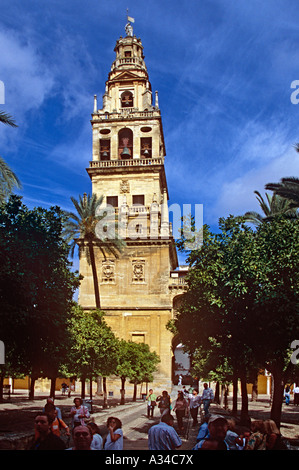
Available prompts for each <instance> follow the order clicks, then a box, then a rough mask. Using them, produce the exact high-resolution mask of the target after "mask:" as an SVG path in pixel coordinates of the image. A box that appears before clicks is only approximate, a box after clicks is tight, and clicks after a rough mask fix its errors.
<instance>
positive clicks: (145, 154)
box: [143, 149, 149, 157]
mask: <svg viewBox="0 0 299 470" xmlns="http://www.w3.org/2000/svg"><path fill="white" fill-rule="evenodd" d="M143 155H144V156H145V157H148V156H149V150H148V149H145V150H143Z"/></svg>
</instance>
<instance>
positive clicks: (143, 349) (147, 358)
mask: <svg viewBox="0 0 299 470" xmlns="http://www.w3.org/2000/svg"><path fill="white" fill-rule="evenodd" d="M159 362H160V359H159V357H158V355H157V353H156V352H151V351H150V349H149V346H148V345H147V344H143V343H133V342H131V341H125V340H120V343H119V358H118V365H117V369H116V375H118V376H119V377H120V379H121V403H122V404H124V403H125V382H126V379H129V380H131V381H132V382H133V383H134V384H135V385H137V384H138V383H141V382H143V381H144V382H149V381H151V380H152V379H153V376H152V374H153V372H155V371H156V368H157V364H158V363H159ZM133 399H136V388H135V389H134V397H133Z"/></svg>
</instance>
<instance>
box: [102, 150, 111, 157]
mask: <svg viewBox="0 0 299 470" xmlns="http://www.w3.org/2000/svg"><path fill="white" fill-rule="evenodd" d="M108 157H109V154H108V152H107V150H104V152H103V153H102V158H108Z"/></svg>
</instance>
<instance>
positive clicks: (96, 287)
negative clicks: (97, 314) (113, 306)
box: [88, 242, 101, 309]
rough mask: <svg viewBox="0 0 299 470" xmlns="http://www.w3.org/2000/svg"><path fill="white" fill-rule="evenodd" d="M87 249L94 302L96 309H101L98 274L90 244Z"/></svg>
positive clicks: (90, 243)
mask: <svg viewBox="0 0 299 470" xmlns="http://www.w3.org/2000/svg"><path fill="white" fill-rule="evenodd" d="M88 247H89V255H90V263H91V269H92V277H93V285H94V296H95V302H96V308H98V309H100V308H101V300H100V289H99V281H98V273H97V266H96V261H95V256H94V249H93V244H92V242H89V243H88Z"/></svg>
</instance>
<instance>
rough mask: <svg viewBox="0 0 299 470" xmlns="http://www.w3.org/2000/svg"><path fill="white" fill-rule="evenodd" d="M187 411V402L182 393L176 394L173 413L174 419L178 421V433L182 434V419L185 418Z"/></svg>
mask: <svg viewBox="0 0 299 470" xmlns="http://www.w3.org/2000/svg"><path fill="white" fill-rule="evenodd" d="M187 410H188V402H187V400H186V399H185V397H184V394H183V392H178V397H177V399H176V401H175V405H174V408H173V411H175V414H176V419H177V421H178V427H179V432H183V431H184V428H183V418H184V416H186V412H187Z"/></svg>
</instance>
